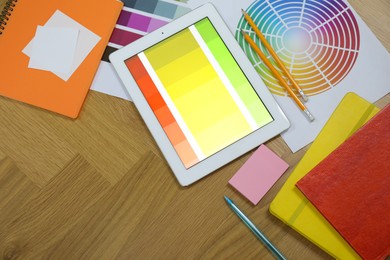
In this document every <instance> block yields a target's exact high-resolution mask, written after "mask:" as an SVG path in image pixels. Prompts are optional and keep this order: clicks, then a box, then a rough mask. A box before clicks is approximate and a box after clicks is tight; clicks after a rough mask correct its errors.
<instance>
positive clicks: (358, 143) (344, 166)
mask: <svg viewBox="0 0 390 260" xmlns="http://www.w3.org/2000/svg"><path fill="white" fill-rule="evenodd" d="M389 127H390V105H388V106H387V107H386V108H384V109H382V110H381V111H380V112H379V113H378V114H377V115H375V116H374V117H373V118H372V119H371V120H370V121H368V122H367V123H366V124H365V125H364V126H362V127H361V128H360V129H359V130H358V131H357V132H356V133H355V134H353V135H352V136H351V137H350V138H349V139H347V140H346V141H345V142H344V143H343V144H341V145H340V146H339V147H338V148H337V149H336V150H334V151H333V152H332V153H331V154H330V155H329V156H328V157H326V158H325V159H324V160H323V161H321V162H320V163H319V164H318V165H317V166H316V167H314V168H313V169H312V170H311V171H310V172H309V173H308V174H307V175H306V176H305V177H303V178H302V179H301V180H300V181H298V182H297V184H296V185H297V187H298V188H299V189H300V190H301V191H302V192H303V193H304V194H305V196H306V197H307V198H308V199H309V200H310V201H311V202H312V203H313V204H314V206H315V207H316V208H317V209H318V210H319V211H320V212H321V213H322V215H323V216H324V217H325V218H326V219H327V220H328V221H329V222H330V223H331V224H332V225H333V226H334V227H335V229H336V230H337V231H338V232H339V233H340V234H341V235H342V236H343V237H344V238H345V240H346V241H348V242H349V243H350V245H351V246H352V247H353V248H354V249H355V250H356V252H357V253H358V254H359V255H360V256H361V257H362V258H363V259H385V258H386V257H388V256H389V255H390V222H389V217H388V216H389V212H390V175H389V173H390V131H389Z"/></svg>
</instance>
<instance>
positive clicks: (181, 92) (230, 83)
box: [125, 18, 273, 169]
mask: <svg viewBox="0 0 390 260" xmlns="http://www.w3.org/2000/svg"><path fill="white" fill-rule="evenodd" d="M125 64H126V67H127V68H128V69H129V71H130V73H131V74H132V76H133V78H134V79H135V81H136V82H137V84H138V86H139V88H140V90H141V92H142V93H143V95H144V97H145V99H146V100H147V102H148V104H149V106H150V107H151V109H152V111H153V113H154V114H155V116H156V118H157V120H158V121H159V123H160V124H161V126H162V128H163V129H164V132H165V133H166V135H167V137H168V139H169V140H170V142H171V143H172V146H173V147H174V149H175V151H176V152H177V154H178V155H179V157H180V159H181V161H182V162H183V164H184V166H185V168H187V169H188V168H190V167H191V166H193V165H195V164H196V163H198V162H200V161H202V160H204V159H205V158H208V157H209V156H211V155H213V154H215V153H217V152H218V151H220V150H222V149H224V148H226V147H227V146H229V145H231V144H232V143H234V142H236V141H238V140H240V139H241V138H243V137H245V136H247V135H248V134H250V133H252V132H253V131H255V130H257V129H259V128H261V127H263V126H264V125H266V124H268V123H270V122H272V121H273V118H272V116H271V114H270V113H269V111H268V110H267V108H266V107H265V105H264V104H263V102H262V101H261V99H260V98H259V96H258V95H257V93H256V92H255V91H254V89H253V87H252V85H251V84H250V82H249V81H248V79H247V78H246V76H245V75H244V73H243V72H242V70H241V68H240V67H239V65H238V64H237V62H236V60H235V59H234V57H233V56H232V55H231V53H230V52H229V49H228V48H227V47H226V45H225V44H224V42H223V40H222V39H221V38H220V36H219V35H218V33H217V31H216V30H215V28H214V27H213V25H212V23H211V22H210V20H209V19H208V18H204V19H202V20H200V21H198V22H196V23H194V24H193V25H191V26H189V27H188V28H186V29H184V30H182V31H180V32H178V33H176V34H174V35H172V36H170V37H168V38H166V39H164V40H162V41H161V42H159V43H157V44H155V45H154V46H152V47H150V48H148V49H146V50H145V51H143V52H141V53H138V54H137V55H135V56H133V57H130V58H129V59H127V60H126V61H125Z"/></svg>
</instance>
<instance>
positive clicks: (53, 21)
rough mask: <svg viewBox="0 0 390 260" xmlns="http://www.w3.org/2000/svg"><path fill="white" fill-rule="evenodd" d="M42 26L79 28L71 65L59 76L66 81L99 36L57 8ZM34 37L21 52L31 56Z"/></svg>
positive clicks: (94, 44)
mask: <svg viewBox="0 0 390 260" xmlns="http://www.w3.org/2000/svg"><path fill="white" fill-rule="evenodd" d="M44 27H67V28H73V29H78V30H79V37H78V41H77V45H76V51H75V54H74V60H73V65H72V68H71V70H70V72H69V73H65V74H60V75H59V77H60V78H62V79H63V80H65V81H67V80H68V79H69V78H70V77H71V76H72V74H73V73H74V72H75V71H76V70H77V68H78V67H79V66H80V65H81V63H82V62H83V61H84V59H85V58H86V57H87V56H88V54H89V53H90V52H91V51H92V50H93V48H94V47H95V46H96V44H97V43H98V42H99V41H100V39H101V37H99V36H98V35H96V34H95V33H93V32H92V31H90V30H89V29H87V28H86V27H84V26H83V25H81V24H80V23H78V22H76V21H75V20H73V19H72V18H71V17H69V16H67V15H66V14H64V13H62V12H61V11H59V10H57V11H55V12H54V14H53V15H52V16H51V17H50V19H49V20H48V21H47V22H46V23H45V25H44ZM34 40H35V38H33V39H32V40H31V41H30V43H29V44H28V45H27V46H26V47H25V48H24V49H23V53H24V54H26V55H27V56H29V57H30V56H31V50H32V46H33V45H32V44H33V42H34Z"/></svg>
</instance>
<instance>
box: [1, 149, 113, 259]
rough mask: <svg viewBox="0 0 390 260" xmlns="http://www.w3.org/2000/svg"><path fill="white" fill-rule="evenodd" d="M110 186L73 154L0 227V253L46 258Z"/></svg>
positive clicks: (80, 158) (21, 256) (29, 257)
mask: <svg viewBox="0 0 390 260" xmlns="http://www.w3.org/2000/svg"><path fill="white" fill-rule="evenodd" d="M110 187H111V184H110V183H109V182H107V181H106V180H105V179H104V178H103V177H102V176H101V175H100V174H99V173H98V172H96V170H95V169H94V168H93V167H91V166H90V165H89V164H88V162H87V161H86V160H85V159H83V158H82V157H81V156H76V157H75V158H74V159H73V160H71V162H70V163H69V164H68V165H67V166H66V167H65V168H64V170H63V171H61V172H60V173H59V174H58V176H56V177H55V178H53V179H52V181H50V182H49V183H48V184H47V185H46V186H45V187H44V188H42V189H41V190H39V191H38V192H37V193H36V194H35V195H34V194H33V196H31V197H30V198H28V201H27V202H26V203H25V205H24V206H22V207H21V208H19V209H17V210H14V211H13V213H12V214H10V216H13V218H12V219H11V221H9V223H7V224H6V225H2V226H0V233H1V234H5V235H4V236H0V252H7V256H8V257H10V258H12V257H14V256H18V257H20V258H22V259H41V258H45V259H50V258H51V257H50V255H48V249H49V248H52V247H53V246H54V245H57V244H58V243H59V242H60V241H62V239H63V237H64V235H65V234H66V233H67V232H68V230H69V229H71V228H72V227H73V226H74V225H75V224H76V223H77V221H78V220H79V219H81V217H82V215H83V214H84V213H85V212H86V211H88V209H89V208H90V207H91V206H92V205H93V204H95V203H96V202H97V201H98V200H99V199H100V198H101V197H102V196H104V194H105V193H106V191H107V190H108V189H109V188H110ZM15 203H17V201H15ZM8 204H9V203H8ZM10 249H12V250H10ZM16 249H17V250H16ZM13 254H15V255H13Z"/></svg>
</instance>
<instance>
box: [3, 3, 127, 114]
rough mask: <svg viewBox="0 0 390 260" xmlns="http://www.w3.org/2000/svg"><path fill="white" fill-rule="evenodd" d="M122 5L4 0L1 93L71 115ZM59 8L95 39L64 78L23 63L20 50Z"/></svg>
mask: <svg viewBox="0 0 390 260" xmlns="http://www.w3.org/2000/svg"><path fill="white" fill-rule="evenodd" d="M122 6H123V3H122V2H120V1H118V0H100V1H95V0H82V1H80V0H66V1H64V0H8V1H7V2H6V5H5V7H4V13H3V14H2V15H0V25H1V24H2V25H1V26H0V50H1V58H0V73H1V75H0V95H2V96H5V97H8V98H12V99H15V100H19V101H22V102H25V103H28V104H31V105H34V106H37V107H41V108H44V109H46V110H50V111H53V112H56V113H59V114H62V115H65V116H68V117H71V118H76V117H77V116H78V115H79V113H80V110H81V107H82V105H83V103H84V100H85V97H86V95H87V93H88V90H89V88H90V85H91V83H92V80H93V78H94V75H95V73H96V71H97V68H98V66H99V63H100V59H101V56H102V54H103V51H104V49H105V48H106V46H107V43H108V40H109V37H110V35H111V33H112V30H113V29H114V26H115V23H116V20H117V18H118V16H119V13H120V11H121V9H122ZM58 11H60V12H61V13H64V14H66V15H67V16H68V17H70V18H71V19H73V20H74V21H76V22H77V23H79V24H80V25H82V26H84V27H85V28H87V29H88V30H89V31H91V32H93V34H94V35H96V36H98V39H99V40H98V41H97V43H96V44H95V45H94V46H93V48H91V50H90V51H89V52H88V54H87V56H86V57H85V58H84V59H83V61H82V62H81V64H80V65H79V66H78V67H77V69H75V71H74V73H73V74H72V75H71V76H70V78H69V79H68V80H63V79H61V78H59V77H58V76H56V75H55V74H53V73H51V72H50V71H44V70H37V69H32V68H28V64H29V60H30V58H29V57H28V56H27V55H26V54H24V53H23V50H24V49H25V47H26V46H27V45H28V44H29V43H30V41H32V39H33V38H34V36H35V33H36V31H37V27H38V25H40V26H44V25H45V23H46V22H47V21H48V20H49V19H51V17H53V14H54V13H56V12H58ZM5 23H6V24H5ZM79 37H80V36H79Z"/></svg>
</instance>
